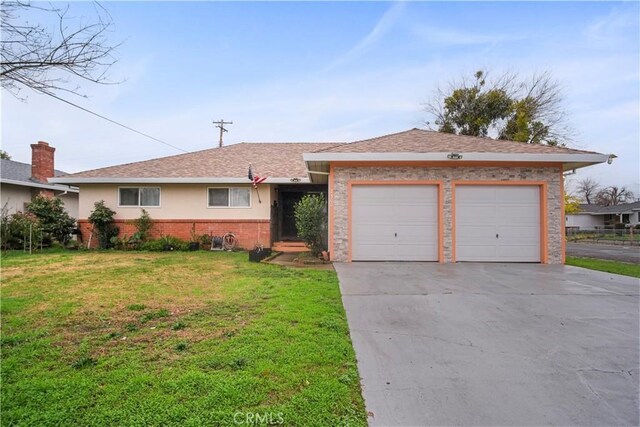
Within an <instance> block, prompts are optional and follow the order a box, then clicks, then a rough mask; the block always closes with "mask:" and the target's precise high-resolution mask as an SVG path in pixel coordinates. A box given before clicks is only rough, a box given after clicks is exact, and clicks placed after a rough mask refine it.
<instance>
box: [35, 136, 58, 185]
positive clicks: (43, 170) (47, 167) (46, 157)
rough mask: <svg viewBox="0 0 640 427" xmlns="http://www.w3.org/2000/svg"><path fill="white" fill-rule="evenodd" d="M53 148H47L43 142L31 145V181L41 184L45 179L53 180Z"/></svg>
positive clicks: (47, 145)
mask: <svg viewBox="0 0 640 427" xmlns="http://www.w3.org/2000/svg"><path fill="white" fill-rule="evenodd" d="M55 151H56V149H55V148H53V147H49V144H47V143H46V142H44V141H38V143H37V144H31V179H33V180H35V181H39V182H42V183H46V182H47V178H53V175H54V172H53V153H54V152H55Z"/></svg>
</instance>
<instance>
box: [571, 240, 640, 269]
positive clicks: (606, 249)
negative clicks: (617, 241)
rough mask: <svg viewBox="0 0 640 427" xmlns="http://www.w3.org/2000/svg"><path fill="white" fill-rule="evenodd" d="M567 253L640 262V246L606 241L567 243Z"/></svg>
mask: <svg viewBox="0 0 640 427" xmlns="http://www.w3.org/2000/svg"><path fill="white" fill-rule="evenodd" d="M567 255H569V256H578V257H587V258H597V259H609V260H612V261H622V262H631V263H635V264H637V263H640V246H622V245H607V244H604V243H571V242H568V243H567Z"/></svg>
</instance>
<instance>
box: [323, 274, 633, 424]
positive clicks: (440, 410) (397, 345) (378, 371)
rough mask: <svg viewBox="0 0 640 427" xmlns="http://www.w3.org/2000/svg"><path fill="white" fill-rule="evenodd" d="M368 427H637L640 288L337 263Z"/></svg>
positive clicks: (569, 278)
mask: <svg viewBox="0 0 640 427" xmlns="http://www.w3.org/2000/svg"><path fill="white" fill-rule="evenodd" d="M335 268H336V271H337V272H338V277H339V279H340V289H341V291H342V298H343V302H344V306H345V308H346V311H347V317H348V321H349V328H350V330H351V338H352V340H353V344H354V347H355V350H356V355H357V358H358V367H359V369H360V376H361V377H362V387H363V393H364V398H365V403H366V406H367V411H369V412H370V413H372V415H370V418H369V422H370V424H371V425H483V426H489V425H491V426H494V425H638V424H639V423H640V419H639V414H638V405H639V399H638V384H639V363H640V361H639V338H638V337H639V335H640V331H639V313H638V312H639V305H638V304H639V297H638V295H639V292H638V289H639V281H638V280H637V279H633V278H630V277H623V276H618V275H613V274H608V273H601V272H595V271H589V270H585V269H581V268H577V267H569V266H547V265H536V264H471V263H461V264H436V263H351V264H336V265H335Z"/></svg>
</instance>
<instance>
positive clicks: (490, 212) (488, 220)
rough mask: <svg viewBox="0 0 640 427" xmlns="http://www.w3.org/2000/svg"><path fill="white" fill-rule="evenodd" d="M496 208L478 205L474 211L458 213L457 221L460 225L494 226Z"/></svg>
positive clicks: (466, 210) (467, 210)
mask: <svg viewBox="0 0 640 427" xmlns="http://www.w3.org/2000/svg"><path fill="white" fill-rule="evenodd" d="M496 214H497V212H496V207H495V206H487V205H476V206H474V207H473V209H464V210H461V211H460V212H458V211H456V221H457V222H459V223H460V224H494V222H495V219H494V217H495V215H496Z"/></svg>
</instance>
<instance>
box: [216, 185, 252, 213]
mask: <svg viewBox="0 0 640 427" xmlns="http://www.w3.org/2000/svg"><path fill="white" fill-rule="evenodd" d="M216 188H226V189H227V190H229V191H228V193H229V198H228V200H229V203H231V189H232V188H248V189H249V206H210V205H209V189H216ZM252 189H253V188H252V187H247V186H242V187H240V186H236V187H207V188H206V194H207V197H206V202H207V209H251V208H252V207H253V191H252Z"/></svg>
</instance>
